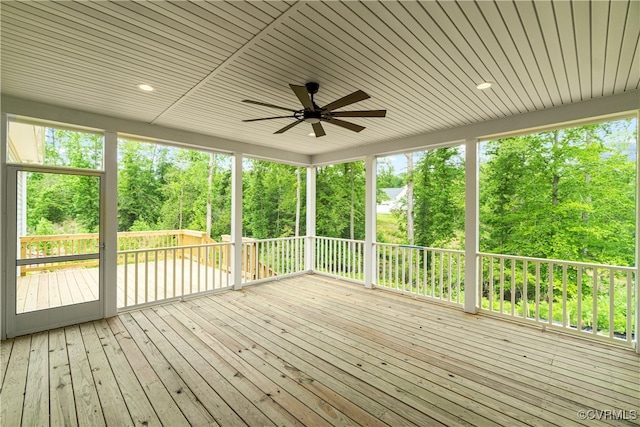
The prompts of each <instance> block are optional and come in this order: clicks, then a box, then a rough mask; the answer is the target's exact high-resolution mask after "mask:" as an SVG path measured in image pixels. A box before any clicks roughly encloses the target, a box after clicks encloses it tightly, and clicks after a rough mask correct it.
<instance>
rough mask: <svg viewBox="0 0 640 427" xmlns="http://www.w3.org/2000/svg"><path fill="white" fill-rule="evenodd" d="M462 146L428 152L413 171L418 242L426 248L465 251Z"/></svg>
mask: <svg viewBox="0 0 640 427" xmlns="http://www.w3.org/2000/svg"><path fill="white" fill-rule="evenodd" d="M460 151H461V150H460V147H448V148H438V149H435V150H429V151H427V152H425V153H424V156H422V158H421V159H420V160H419V161H418V163H417V165H416V169H415V172H414V182H415V186H414V206H415V208H414V209H415V218H414V222H415V242H416V244H417V245H420V246H427V247H452V245H451V243H452V242H458V243H456V244H455V245H453V247H455V248H456V249H459V248H462V243H460V242H459V241H458V240H457V239H456V237H457V236H463V235H464V201H465V199H464V194H465V190H464V189H465V166H464V158H463V157H462V156H461V153H460Z"/></svg>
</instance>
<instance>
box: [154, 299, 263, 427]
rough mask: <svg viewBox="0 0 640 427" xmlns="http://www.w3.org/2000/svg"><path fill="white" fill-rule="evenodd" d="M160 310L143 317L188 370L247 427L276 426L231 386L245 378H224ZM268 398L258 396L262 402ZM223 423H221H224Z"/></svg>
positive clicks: (212, 361) (211, 359)
mask: <svg viewBox="0 0 640 427" xmlns="http://www.w3.org/2000/svg"><path fill="white" fill-rule="evenodd" d="M160 310H162V307H159V308H157V309H155V308H154V309H150V310H145V315H146V316H147V317H148V318H149V320H151V321H152V322H153V324H154V325H156V326H157V327H159V328H161V330H162V332H163V334H164V335H165V337H167V339H168V340H169V341H170V342H172V343H173V344H174V345H176V346H178V347H180V349H181V350H180V354H182V355H184V356H185V358H186V359H187V360H188V361H189V363H190V364H191V366H193V368H194V369H195V370H196V371H198V373H199V374H200V375H201V376H202V377H203V378H204V379H205V380H206V381H207V383H209V384H216V386H217V387H216V392H217V393H218V394H219V395H220V397H221V398H222V399H223V400H224V402H225V403H226V404H227V405H228V406H229V408H230V409H232V410H233V411H234V412H235V414H237V415H238V416H239V417H240V418H241V419H242V420H243V421H244V422H245V423H246V424H247V425H249V426H251V425H272V424H273V425H275V423H274V422H273V421H271V420H269V419H268V418H267V417H266V416H265V415H264V414H263V413H262V412H261V411H260V410H258V408H257V407H256V406H255V404H254V402H253V401H252V399H249V398H247V397H246V396H245V395H244V394H243V393H240V392H238V390H237V389H236V388H235V387H234V383H238V382H240V383H244V380H245V379H244V378H239V377H235V376H234V375H230V376H229V377H225V376H224V375H222V374H221V373H220V371H219V370H218V363H224V360H221V359H220V358H219V357H217V355H216V354H215V353H212V352H208V353H205V354H206V355H207V357H206V358H205V357H203V356H202V355H201V354H200V351H199V350H202V348H203V347H204V346H202V345H201V344H202V342H201V341H200V340H199V339H198V337H196V336H195V335H194V334H193V331H190V330H189V329H187V328H184V327H179V326H180V325H179V324H178V323H176V322H172V324H173V326H176V327H179V330H174V329H173V328H172V326H171V325H169V324H168V323H167V322H168V321H170V320H171V316H170V315H168V316H167V318H166V319H165V318H164V317H161V316H160V315H159V314H158V311H160ZM265 397H268V396H264V395H263V396H261V398H265ZM223 422H224V421H223Z"/></svg>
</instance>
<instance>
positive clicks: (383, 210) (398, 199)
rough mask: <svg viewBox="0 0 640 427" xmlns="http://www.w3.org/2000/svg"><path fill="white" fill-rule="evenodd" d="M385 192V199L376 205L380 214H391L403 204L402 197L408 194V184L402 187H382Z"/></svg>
mask: <svg viewBox="0 0 640 427" xmlns="http://www.w3.org/2000/svg"><path fill="white" fill-rule="evenodd" d="M380 190H381V191H382V192H383V193H384V194H385V197H384V200H383V201H382V202H380V204H378V205H377V206H376V212H377V213H379V214H389V213H391V211H393V210H394V209H398V208H400V207H401V206H402V199H404V197H405V196H406V195H407V186H406V185H405V186H404V187H401V188H381V189H380Z"/></svg>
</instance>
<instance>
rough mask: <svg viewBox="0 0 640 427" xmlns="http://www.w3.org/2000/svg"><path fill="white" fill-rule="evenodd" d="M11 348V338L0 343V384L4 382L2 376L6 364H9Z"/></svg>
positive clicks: (4, 373) (4, 372)
mask: <svg viewBox="0 0 640 427" xmlns="http://www.w3.org/2000/svg"><path fill="white" fill-rule="evenodd" d="M12 349H13V339H7V340H4V341H2V344H0V384H2V383H3V382H4V376H5V375H6V373H7V365H8V364H9V358H10V357H11V350H12Z"/></svg>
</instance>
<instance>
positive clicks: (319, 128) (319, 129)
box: [311, 123, 326, 138]
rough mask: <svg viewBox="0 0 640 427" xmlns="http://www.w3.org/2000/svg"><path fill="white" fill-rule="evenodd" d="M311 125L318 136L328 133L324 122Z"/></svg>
mask: <svg viewBox="0 0 640 427" xmlns="http://www.w3.org/2000/svg"><path fill="white" fill-rule="evenodd" d="M311 126H313V132H315V134H316V138H320V137H321V136H325V135H326V133H325V132H324V128H323V127H322V123H313V124H312V125H311Z"/></svg>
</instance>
